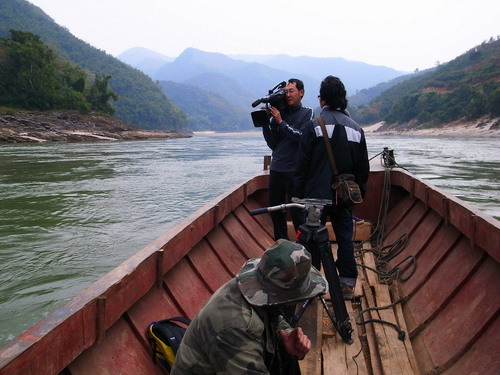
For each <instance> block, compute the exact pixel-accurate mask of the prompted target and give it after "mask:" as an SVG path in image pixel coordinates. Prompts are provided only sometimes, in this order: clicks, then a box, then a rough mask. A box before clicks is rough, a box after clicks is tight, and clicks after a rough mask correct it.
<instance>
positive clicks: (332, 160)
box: [317, 116, 339, 179]
mask: <svg viewBox="0 0 500 375" xmlns="http://www.w3.org/2000/svg"><path fill="white" fill-rule="evenodd" d="M317 119H318V122H319V125H320V126H321V131H322V132H323V139H324V140H325V146H326V152H327V153H328V158H329V159H330V166H331V167H332V173H333V176H334V177H335V179H337V177H338V175H339V173H338V172H337V165H336V164H335V158H334V157H333V151H332V145H331V144H330V138H329V137H328V131H327V130H326V126H325V121H323V118H322V117H321V116H318V118H317Z"/></svg>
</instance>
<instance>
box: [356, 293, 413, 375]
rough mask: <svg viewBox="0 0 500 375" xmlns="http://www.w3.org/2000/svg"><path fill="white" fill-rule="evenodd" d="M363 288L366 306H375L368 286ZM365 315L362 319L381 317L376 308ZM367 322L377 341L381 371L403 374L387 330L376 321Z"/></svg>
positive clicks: (392, 374) (393, 374) (394, 374)
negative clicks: (372, 329) (371, 326)
mask: <svg viewBox="0 0 500 375" xmlns="http://www.w3.org/2000/svg"><path fill="white" fill-rule="evenodd" d="M363 290H364V292H365V296H366V299H367V303H368V306H369V307H374V306H376V303H375V298H374V296H373V293H372V291H371V289H370V287H369V286H368V285H366V284H365V285H364V288H363ZM365 315H366V316H364V317H363V318H364V320H368V319H381V317H380V314H379V312H378V311H376V310H375V311H373V310H372V311H369V312H368V313H365ZM369 324H371V325H373V328H374V332H375V338H376V342H377V348H378V353H379V355H380V362H381V364H382V370H383V373H384V374H391V375H399V374H404V372H402V370H401V368H400V364H399V363H398V362H399V361H398V358H397V354H396V353H395V352H394V350H393V348H392V347H391V345H390V344H389V341H388V338H387V332H386V331H385V329H384V327H383V326H382V325H381V324H378V323H369ZM390 334H392V335H394V331H393V332H390Z"/></svg>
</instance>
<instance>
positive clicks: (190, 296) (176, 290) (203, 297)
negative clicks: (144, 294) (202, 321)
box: [164, 259, 212, 319]
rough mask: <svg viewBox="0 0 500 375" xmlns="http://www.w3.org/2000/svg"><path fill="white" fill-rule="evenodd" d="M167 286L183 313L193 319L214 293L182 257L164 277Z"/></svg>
mask: <svg viewBox="0 0 500 375" xmlns="http://www.w3.org/2000/svg"><path fill="white" fill-rule="evenodd" d="M164 283H165V287H166V288H167V290H168V292H169V293H170V294H171V295H172V298H173V300H174V301H175V302H176V303H177V305H178V306H179V307H180V308H181V309H182V311H183V315H184V316H186V317H188V318H189V319H193V318H194V316H195V315H196V313H197V312H198V310H199V309H200V308H201V307H202V306H203V305H204V304H205V302H206V301H207V300H208V299H209V298H210V296H211V295H212V294H211V293H210V290H209V288H208V286H207V285H206V284H205V282H204V281H203V280H202V279H201V278H200V276H199V274H197V273H196V272H195V270H194V269H193V268H192V267H191V266H190V264H189V263H188V261H187V260H186V259H182V260H181V261H180V262H178V263H177V266H176V267H174V268H172V269H171V270H170V271H169V272H167V274H166V275H165V278H164Z"/></svg>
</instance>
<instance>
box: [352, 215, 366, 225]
mask: <svg viewBox="0 0 500 375" xmlns="http://www.w3.org/2000/svg"><path fill="white" fill-rule="evenodd" d="M352 220H354V223H355V224H363V223H364V222H365V221H364V220H363V219H360V218H359V217H357V216H354V215H353V216H352Z"/></svg>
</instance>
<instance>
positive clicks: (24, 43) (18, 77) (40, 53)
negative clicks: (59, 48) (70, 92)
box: [0, 30, 57, 109]
mask: <svg viewBox="0 0 500 375" xmlns="http://www.w3.org/2000/svg"><path fill="white" fill-rule="evenodd" d="M10 34H11V38H10V39H4V40H3V43H2V48H5V51H4V53H2V60H1V63H2V69H1V71H2V73H1V75H0V78H1V79H0V82H1V83H0V85H1V88H0V95H1V96H2V98H3V99H4V100H5V101H7V103H8V102H9V101H10V102H11V104H13V105H15V106H21V107H26V108H39V109H47V108H50V107H52V105H53V101H54V94H55V89H56V87H57V78H56V74H55V67H54V61H55V58H56V56H55V54H54V52H52V50H50V49H49V48H48V47H47V46H46V45H45V44H44V43H43V42H42V41H41V40H40V37H39V36H38V35H35V34H32V33H29V32H24V31H19V30H10ZM9 99H10V100H9Z"/></svg>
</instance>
